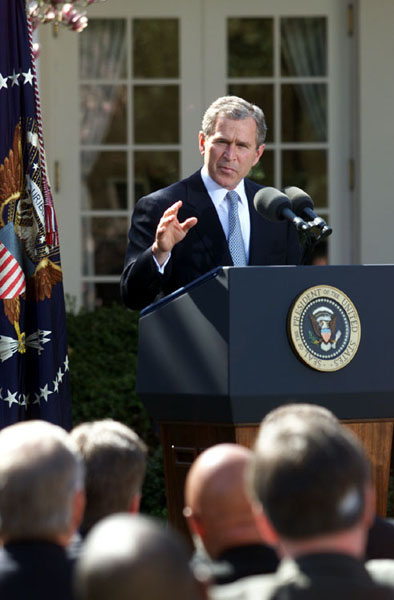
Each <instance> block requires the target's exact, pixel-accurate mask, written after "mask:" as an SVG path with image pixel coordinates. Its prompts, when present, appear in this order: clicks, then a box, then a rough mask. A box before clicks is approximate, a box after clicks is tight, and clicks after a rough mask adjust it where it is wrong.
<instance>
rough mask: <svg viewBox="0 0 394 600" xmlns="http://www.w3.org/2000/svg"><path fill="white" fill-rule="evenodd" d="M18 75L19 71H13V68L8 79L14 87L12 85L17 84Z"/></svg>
mask: <svg viewBox="0 0 394 600" xmlns="http://www.w3.org/2000/svg"><path fill="white" fill-rule="evenodd" d="M18 77H19V73H15V69H14V70H13V72H12V75H10V79H11V81H12V83H11V85H12V87H14V85H19V81H18Z"/></svg>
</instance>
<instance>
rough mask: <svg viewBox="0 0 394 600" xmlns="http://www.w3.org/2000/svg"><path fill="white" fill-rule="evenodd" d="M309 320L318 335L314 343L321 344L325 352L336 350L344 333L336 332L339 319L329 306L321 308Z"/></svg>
mask: <svg viewBox="0 0 394 600" xmlns="http://www.w3.org/2000/svg"><path fill="white" fill-rule="evenodd" d="M309 318H310V320H311V323H312V327H313V331H314V332H315V335H316V338H315V339H314V340H313V343H314V344H319V345H320V348H321V349H322V350H324V351H325V352H328V351H329V350H331V348H335V347H336V345H337V342H338V340H339V338H340V337H341V335H342V332H341V331H340V330H339V329H338V331H336V327H337V317H336V315H335V313H334V311H333V310H331V308H328V306H320V307H319V308H316V310H314V311H313V312H312V313H311V315H310V317H309Z"/></svg>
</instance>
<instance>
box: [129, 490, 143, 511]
mask: <svg viewBox="0 0 394 600" xmlns="http://www.w3.org/2000/svg"><path fill="white" fill-rule="evenodd" d="M140 502H141V494H135V495H134V496H133V497H132V499H131V500H130V504H129V510H128V512H129V513H131V514H136V513H138V512H139V511H140Z"/></svg>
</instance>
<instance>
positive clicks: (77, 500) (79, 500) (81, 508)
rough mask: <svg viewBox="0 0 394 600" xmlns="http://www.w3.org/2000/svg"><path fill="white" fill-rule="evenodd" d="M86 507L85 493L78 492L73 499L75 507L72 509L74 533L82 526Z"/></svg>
mask: <svg viewBox="0 0 394 600" xmlns="http://www.w3.org/2000/svg"><path fill="white" fill-rule="evenodd" d="M85 506H86V496H85V492H84V491H82V490H78V491H77V492H75V495H74V499H73V507H72V524H71V527H72V530H73V531H72V533H74V532H75V531H77V530H78V528H79V526H80V524H81V523H82V519H83V514H84V512H85Z"/></svg>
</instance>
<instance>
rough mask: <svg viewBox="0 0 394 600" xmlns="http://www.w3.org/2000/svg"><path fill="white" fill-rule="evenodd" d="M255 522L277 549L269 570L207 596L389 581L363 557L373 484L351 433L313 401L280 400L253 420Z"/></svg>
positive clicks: (273, 595) (302, 591) (366, 588)
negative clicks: (299, 403) (255, 426)
mask: <svg viewBox="0 0 394 600" xmlns="http://www.w3.org/2000/svg"><path fill="white" fill-rule="evenodd" d="M250 482H251V491H252V493H253V494H254V496H255V514H256V519H257V523H258V526H259V527H260V529H261V530H262V531H263V532H264V535H265V537H266V539H267V540H269V541H270V542H271V543H272V544H276V545H277V547H278V551H279V553H280V554H281V556H282V557H283V558H282V560H281V562H280V564H279V567H278V571H277V572H276V573H275V574H273V575H259V576H255V577H248V578H245V579H242V580H239V581H238V582H235V583H233V584H229V585H228V586H218V587H217V588H215V589H214V590H213V591H212V598H213V599H214V600H230V599H231V600H236V599H240V598H242V600H254V599H257V598H258V599H259V600H267V599H270V600H284V599H286V600H293V599H297V600H298V599H308V600H309V599H311V600H312V599H313V600H315V599H316V598H319V600H328V599H330V600H331V599H332V598H336V599H337V600H342V599H343V600H364V599H365V600H366V599H371V600H379V599H381V600H383V599H392V598H394V585H390V584H386V583H378V580H377V579H378V578H377V577H376V578H375V577H374V576H373V575H371V574H370V573H369V572H368V570H367V569H366V567H365V565H364V560H363V559H364V551H365V545H366V540H367V535H368V528H369V526H370V524H371V522H372V520H373V518H374V500H375V498H374V488H373V485H372V480H371V469H370V465H369V463H368V460H367V458H366V456H365V453H364V451H363V449H362V447H361V445H360V444H359V442H358V440H357V439H356V438H355V437H354V436H353V434H352V433H351V432H350V431H348V430H346V429H344V428H341V427H339V425H338V422H337V421H336V420H335V418H332V419H330V418H327V416H326V415H324V414H322V412H321V410H320V408H319V407H318V408H317V410H315V408H314V407H313V406H311V407H310V409H309V410H308V407H307V406H305V405H303V406H302V409H301V410H300V412H297V407H296V406H290V407H289V408H288V410H287V409H286V406H283V407H280V408H279V409H277V410H276V411H273V412H271V413H270V414H269V415H268V416H267V418H266V420H263V423H262V425H261V428H260V431H259V434H258V438H257V442H256V447H255V456H254V459H253V461H252V468H251V473H250Z"/></svg>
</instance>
